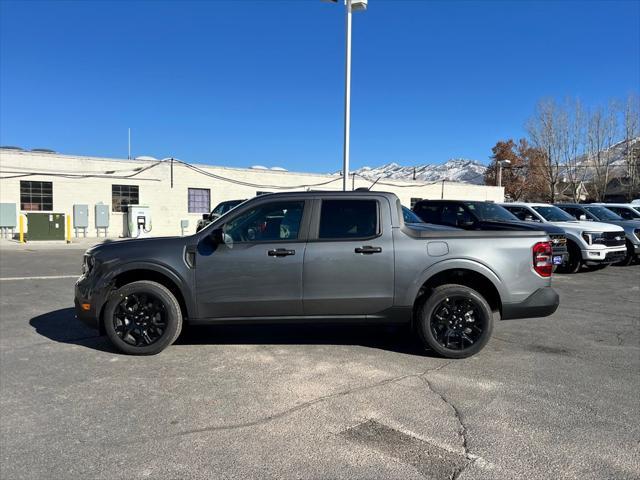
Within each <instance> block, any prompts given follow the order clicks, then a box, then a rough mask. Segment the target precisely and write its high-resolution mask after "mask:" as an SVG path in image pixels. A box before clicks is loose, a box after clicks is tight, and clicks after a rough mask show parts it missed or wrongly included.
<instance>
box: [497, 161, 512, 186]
mask: <svg viewBox="0 0 640 480" xmlns="http://www.w3.org/2000/svg"><path fill="white" fill-rule="evenodd" d="M496 163H497V164H498V186H499V187H501V186H502V167H506V166H508V165H511V160H498V161H497V162H496Z"/></svg>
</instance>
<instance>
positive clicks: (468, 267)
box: [75, 192, 559, 358]
mask: <svg viewBox="0 0 640 480" xmlns="http://www.w3.org/2000/svg"><path fill="white" fill-rule="evenodd" d="M551 271H552V262H551V245H550V242H549V237H548V236H547V234H546V233H544V232H542V231H540V232H538V231H500V232H482V231H464V230H455V229H449V228H446V227H438V226H430V225H429V224H405V222H404V219H403V214H402V206H401V205H400V201H399V200H398V198H397V197H396V196H395V195H393V194H391V193H379V192H299V193H278V194H271V195H264V196H260V197H256V198H254V199H252V200H250V201H248V202H245V203H244V204H243V205H241V206H239V207H238V208H236V209H234V210H232V211H231V212H229V213H227V214H225V215H223V216H222V217H220V218H218V219H217V220H215V221H214V222H213V223H212V224H211V225H209V226H207V227H206V228H205V229H203V230H202V231H200V232H198V233H196V234H195V235H192V236H189V237H175V238H147V239H133V240H124V241H118V242H111V243H104V244H101V245H97V246H95V247H93V248H91V249H89V250H88V251H87V252H86V254H85V256H84V262H83V273H82V276H81V277H80V278H79V279H78V281H77V283H76V287H75V304H76V311H77V315H78V317H79V318H80V319H81V320H82V321H84V322H86V323H88V324H89V325H91V326H93V327H95V328H97V329H99V330H100V331H101V332H103V333H106V335H107V336H108V337H109V338H110V340H111V341H112V342H113V344H114V345H115V346H116V347H117V348H118V349H119V350H121V351H123V352H125V353H130V354H155V353H158V352H160V351H162V350H163V349H165V348H166V347H167V346H169V345H171V344H172V343H173V342H174V341H175V340H176V338H177V337H178V335H179V334H180V331H181V329H182V326H183V323H186V324H213V323H237V322H273V323H276V322H288V321H296V322H298V321H302V322H313V323H316V322H334V323H341V322H354V321H355V322H364V323H374V322H383V323H406V324H412V325H413V327H414V329H415V332H416V333H417V334H418V336H419V338H420V339H421V341H422V342H423V344H424V346H425V347H427V348H428V349H430V350H432V351H435V352H436V353H438V354H440V355H442V356H445V357H450V358H464V357H468V356H470V355H473V354H475V353H477V352H478V351H480V350H481V349H482V348H483V347H484V345H485V344H486V343H487V341H488V340H489V337H490V335H491V331H492V327H493V319H494V315H499V316H500V318H502V319H514V318H527V317H542V316H547V315H550V314H552V313H553V312H554V311H555V310H556V309H557V307H558V303H559V297H558V294H557V293H556V292H555V291H554V290H553V289H552V288H551Z"/></svg>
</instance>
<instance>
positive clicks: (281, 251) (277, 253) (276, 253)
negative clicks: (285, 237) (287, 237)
mask: <svg viewBox="0 0 640 480" xmlns="http://www.w3.org/2000/svg"><path fill="white" fill-rule="evenodd" d="M295 254H296V251H295V250H287V249H286V248H276V249H275V250H269V251H268V252H267V255H269V256H270V257H286V256H287V255H295Z"/></svg>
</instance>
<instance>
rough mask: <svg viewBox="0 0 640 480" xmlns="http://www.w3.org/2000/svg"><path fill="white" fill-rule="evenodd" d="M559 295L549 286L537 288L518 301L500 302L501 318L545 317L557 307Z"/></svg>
mask: <svg viewBox="0 0 640 480" xmlns="http://www.w3.org/2000/svg"><path fill="white" fill-rule="evenodd" d="M558 305H560V295H558V293H557V292H556V291H555V290H554V289H553V288H551V287H543V288H539V289H538V290H536V291H535V292H533V293H532V294H531V295H529V296H528V297H527V298H526V299H525V300H524V301H523V302H520V303H504V304H502V316H501V318H502V320H515V319H517V318H533V317H547V316H549V315H551V314H552V313H553V312H555V311H556V310H557V309H558Z"/></svg>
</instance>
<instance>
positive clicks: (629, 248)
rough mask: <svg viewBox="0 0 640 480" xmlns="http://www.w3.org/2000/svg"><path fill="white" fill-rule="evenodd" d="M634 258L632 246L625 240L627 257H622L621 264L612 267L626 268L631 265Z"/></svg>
mask: <svg viewBox="0 0 640 480" xmlns="http://www.w3.org/2000/svg"><path fill="white" fill-rule="evenodd" d="M634 258H635V254H634V253H633V245H632V244H631V242H630V241H629V240H627V256H626V257H624V260H622V261H621V262H618V263H615V264H614V265H619V266H621V267H628V266H629V265H631V264H632V263H633V260H634Z"/></svg>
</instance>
